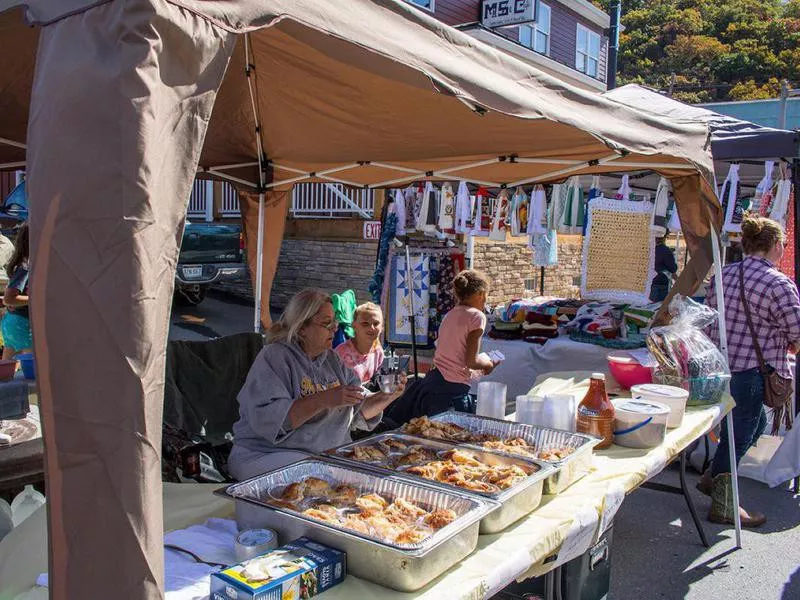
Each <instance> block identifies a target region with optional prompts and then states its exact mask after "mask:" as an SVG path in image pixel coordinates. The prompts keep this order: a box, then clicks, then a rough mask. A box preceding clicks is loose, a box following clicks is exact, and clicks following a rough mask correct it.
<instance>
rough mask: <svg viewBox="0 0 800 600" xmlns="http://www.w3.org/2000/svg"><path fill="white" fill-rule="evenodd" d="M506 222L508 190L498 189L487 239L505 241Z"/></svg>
mask: <svg viewBox="0 0 800 600" xmlns="http://www.w3.org/2000/svg"><path fill="white" fill-rule="evenodd" d="M507 222H508V190H506V189H502V190H500V194H498V196H497V200H495V203H494V217H493V218H492V229H491V231H490V232H489V239H490V240H493V241H495V242H504V241H506V224H507Z"/></svg>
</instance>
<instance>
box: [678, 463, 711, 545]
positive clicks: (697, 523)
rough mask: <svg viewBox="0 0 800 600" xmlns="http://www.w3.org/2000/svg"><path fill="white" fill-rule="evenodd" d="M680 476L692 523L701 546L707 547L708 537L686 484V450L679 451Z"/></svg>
mask: <svg viewBox="0 0 800 600" xmlns="http://www.w3.org/2000/svg"><path fill="white" fill-rule="evenodd" d="M680 461H681V462H680V477H681V491H682V492H683V497H684V498H686V504H687V505H688V506H689V512H690V513H692V519H693V520H694V525H695V527H697V533H699V534H700V540H701V541H702V542H703V546H705V547H706V548H709V547H710V545H709V543H708V539H707V538H706V532H705V529H703V523H702V521H700V519H699V517H698V516H697V509H695V507H694V501H693V500H692V496H691V495H690V494H689V488H688V486H687V485H686V451H685V450H684V451H683V452H681V459H680Z"/></svg>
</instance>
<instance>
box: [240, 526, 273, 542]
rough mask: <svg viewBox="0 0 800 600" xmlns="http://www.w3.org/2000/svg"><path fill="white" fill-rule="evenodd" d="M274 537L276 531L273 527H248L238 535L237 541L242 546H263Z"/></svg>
mask: <svg viewBox="0 0 800 600" xmlns="http://www.w3.org/2000/svg"><path fill="white" fill-rule="evenodd" d="M274 539H275V532H274V531H272V530H271V529H246V530H245V531H242V532H241V533H240V534H239V535H238V536H237V537H236V541H237V542H239V544H241V545H242V546H263V545H264V544H269V543H271V542H272V541H273V540H274Z"/></svg>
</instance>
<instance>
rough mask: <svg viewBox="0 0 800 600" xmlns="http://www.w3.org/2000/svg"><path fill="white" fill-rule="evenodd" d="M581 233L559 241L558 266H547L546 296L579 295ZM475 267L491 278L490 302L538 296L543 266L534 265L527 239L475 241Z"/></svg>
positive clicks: (572, 296)
mask: <svg viewBox="0 0 800 600" xmlns="http://www.w3.org/2000/svg"><path fill="white" fill-rule="evenodd" d="M581 244H582V242H581V238H580V237H579V236H565V237H563V238H562V239H560V240H559V244H558V266H554V267H547V268H545V276H544V293H545V295H546V296H558V297H562V298H576V297H578V295H579V294H580V277H581V251H582V245H581ZM475 268H476V269H478V270H481V271H484V272H486V273H487V274H488V275H489V276H490V277H491V279H492V291H491V293H490V294H489V304H501V303H504V302H507V301H508V300H509V299H511V298H521V297H533V296H538V295H539V289H540V288H539V286H540V281H539V278H540V274H541V268H540V267H535V266H533V264H532V254H531V250H530V249H529V248H528V246H527V244H526V243H525V242H524V241H518V240H512V239H509V240H508V241H506V242H489V241H485V240H480V241H476V244H475Z"/></svg>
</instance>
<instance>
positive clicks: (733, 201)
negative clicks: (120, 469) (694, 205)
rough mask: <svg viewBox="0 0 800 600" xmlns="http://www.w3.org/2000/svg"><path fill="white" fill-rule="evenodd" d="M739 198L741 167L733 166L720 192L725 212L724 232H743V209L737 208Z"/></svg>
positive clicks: (720, 199) (720, 200)
mask: <svg viewBox="0 0 800 600" xmlns="http://www.w3.org/2000/svg"><path fill="white" fill-rule="evenodd" d="M738 198H739V165H731V166H730V169H728V176H727V177H726V178H725V182H724V183H723V184H722V187H721V188H720V190H719V202H720V204H721V205H722V207H723V208H724V210H725V223H724V224H723V226H722V231H725V232H727V233H741V232H742V209H741V206H738V207H737V204H738Z"/></svg>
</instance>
